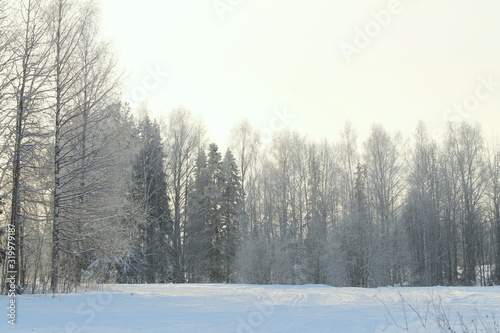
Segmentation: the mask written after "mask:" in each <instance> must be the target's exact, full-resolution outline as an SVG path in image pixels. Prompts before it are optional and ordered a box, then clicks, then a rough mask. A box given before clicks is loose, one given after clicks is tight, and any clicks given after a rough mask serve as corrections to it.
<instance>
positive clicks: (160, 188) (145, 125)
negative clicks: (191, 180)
mask: <svg viewBox="0 0 500 333" xmlns="http://www.w3.org/2000/svg"><path fill="white" fill-rule="evenodd" d="M138 134H139V152H138V155H137V156H136V157H135V162H134V164H133V181H134V182H133V189H132V197H133V200H134V201H135V202H136V203H137V205H138V206H139V207H141V208H142V210H143V212H144V220H143V221H141V223H140V225H139V228H140V232H139V238H138V239H136V242H137V243H136V249H137V251H138V253H137V254H136V260H137V262H136V266H137V267H138V270H139V271H138V272H137V275H138V280H139V281H142V282H147V283H160V282H167V281H170V280H171V278H172V276H171V265H170V263H169V259H170V253H171V247H170V245H169V238H170V236H171V234H172V219H171V216H170V208H169V197H168V189H167V182H166V175H165V153H164V148H163V142H162V138H161V135H160V129H159V126H158V124H156V123H153V122H152V121H151V120H150V119H149V117H148V116H145V117H144V119H142V120H141V122H140V124H139V133H138Z"/></svg>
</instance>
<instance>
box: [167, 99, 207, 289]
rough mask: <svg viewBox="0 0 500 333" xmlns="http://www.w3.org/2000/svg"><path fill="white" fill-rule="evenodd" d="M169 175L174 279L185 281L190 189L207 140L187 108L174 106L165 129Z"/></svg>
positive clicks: (199, 124) (175, 280) (200, 126)
mask: <svg viewBox="0 0 500 333" xmlns="http://www.w3.org/2000/svg"><path fill="white" fill-rule="evenodd" d="M166 132H167V135H166V142H165V146H166V151H167V163H166V167H167V177H168V185H169V191H170V192H169V193H170V199H171V205H172V219H173V231H172V265H173V275H174V282H183V281H184V271H185V254H184V245H185V239H184V235H185V228H186V221H187V210H188V209H187V208H188V199H189V191H190V190H191V187H192V185H193V176H194V173H195V170H196V158H197V156H198V152H199V150H200V147H201V146H202V144H203V142H204V128H203V126H202V124H201V123H200V122H199V121H198V120H196V119H195V118H194V117H193V115H192V114H191V112H190V111H189V110H187V109H185V108H178V109H175V110H173V111H172V112H171V113H170V114H169V115H168V119H167V129H166Z"/></svg>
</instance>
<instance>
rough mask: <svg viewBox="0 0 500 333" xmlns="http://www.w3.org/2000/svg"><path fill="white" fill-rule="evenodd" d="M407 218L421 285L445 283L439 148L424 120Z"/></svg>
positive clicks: (411, 177)
mask: <svg viewBox="0 0 500 333" xmlns="http://www.w3.org/2000/svg"><path fill="white" fill-rule="evenodd" d="M410 161H411V163H410V166H409V176H408V184H409V191H408V194H407V196H406V203H405V208H404V213H403V219H404V223H405V226H406V230H407V232H408V242H409V243H408V245H409V248H410V251H411V258H412V264H413V268H412V270H413V272H412V275H413V276H412V279H413V282H412V283H414V284H417V285H438V284H440V283H442V271H443V267H442V260H441V258H443V256H442V254H443V239H442V230H441V223H440V218H439V209H440V206H439V199H440V198H439V179H438V177H439V165H438V163H439V151H438V147H437V145H436V143H435V142H434V141H432V140H431V139H430V138H429V137H428V135H427V130H426V128H425V126H424V125H423V123H420V124H419V125H418V127H417V131H416V134H415V146H414V148H413V153H412V158H411V160H410Z"/></svg>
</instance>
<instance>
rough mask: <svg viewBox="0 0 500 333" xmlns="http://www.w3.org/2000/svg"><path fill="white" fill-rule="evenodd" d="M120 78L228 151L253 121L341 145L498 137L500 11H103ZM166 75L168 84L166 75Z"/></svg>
mask: <svg viewBox="0 0 500 333" xmlns="http://www.w3.org/2000/svg"><path fill="white" fill-rule="evenodd" d="M100 5H101V14H102V28H103V31H104V33H105V35H106V36H107V38H109V39H111V40H112V42H113V48H114V51H115V53H116V56H117V58H118V60H119V64H120V66H121V68H123V69H124V71H125V72H126V73H127V75H128V80H127V82H126V84H125V87H124V88H125V92H126V98H127V99H128V100H129V101H130V102H131V103H132V104H133V105H134V106H135V105H138V104H140V103H142V102H145V103H147V105H148V107H149V109H150V111H151V113H152V114H153V115H155V116H160V115H165V114H167V113H168V112H169V111H171V110H172V109H173V108H175V107H178V106H180V105H183V106H185V107H187V108H189V109H190V110H191V111H192V112H193V113H194V114H198V115H202V117H203V119H204V121H205V123H206V125H207V128H208V132H209V134H210V136H211V137H212V139H213V140H215V142H217V143H219V144H221V145H225V144H226V143H227V139H228V136H229V135H228V133H229V130H230V128H231V126H232V125H233V124H234V123H235V122H237V121H239V120H241V119H243V118H248V119H249V120H250V121H251V122H252V123H253V124H254V125H255V126H257V127H259V128H261V129H262V130H263V131H264V132H265V133H266V135H268V134H269V133H270V132H272V131H273V130H275V129H277V128H279V127H283V126H285V127H289V128H292V129H296V130H298V131H299V132H301V133H303V134H307V135H308V136H309V137H311V138H315V139H317V138H329V139H332V140H336V139H337V138H338V133H339V131H340V129H341V128H342V127H343V125H344V123H345V121H346V120H350V121H351V122H352V123H353V125H354V126H355V127H356V128H357V130H358V132H359V134H360V136H361V138H363V137H364V136H365V135H366V132H367V131H368V129H369V128H370V126H371V124H372V123H374V122H375V123H381V124H383V125H384V126H385V127H386V128H387V129H388V130H390V131H395V130H400V131H401V132H403V133H406V134H411V133H413V131H414V129H415V127H416V125H417V122H418V120H423V121H425V122H426V123H427V124H428V126H429V128H430V130H432V131H433V132H439V130H441V129H444V127H445V124H446V121H447V120H448V119H451V118H453V119H460V118H467V119H473V120H477V121H479V122H480V123H481V124H482V125H483V128H484V130H485V133H486V135H487V136H490V135H492V133H494V132H495V130H496V129H498V128H500V126H499V120H500V116H499V111H500V108H499V105H500V39H499V32H500V20H499V19H498V15H499V13H500V1H498V0H478V1H467V0H462V1H460V0H442V1H441V0H428V1H425V0H421V1H419V0H400V1H388V0H383V1H379V0H375V1H374V0H369V1H368V0H366V1H365V0H357V1H356V0H342V1H340V0H337V1H335V0H314V1H306V0H287V1H286V0H220V1H214V0H140V1H131V0H122V1H118V0H100ZM167 74H168V75H167Z"/></svg>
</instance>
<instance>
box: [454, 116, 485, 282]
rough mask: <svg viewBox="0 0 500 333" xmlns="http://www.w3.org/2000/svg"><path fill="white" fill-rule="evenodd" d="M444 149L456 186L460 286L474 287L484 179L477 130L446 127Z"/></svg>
mask: <svg viewBox="0 0 500 333" xmlns="http://www.w3.org/2000/svg"><path fill="white" fill-rule="evenodd" d="M446 144H447V148H448V153H449V154H450V159H451V161H452V162H453V163H454V164H455V165H456V167H457V169H456V174H455V175H454V176H455V177H456V179H457V181H458V184H459V190H460V192H459V195H460V203H461V216H460V230H461V236H462V237H461V252H462V258H463V262H462V264H463V275H462V283H464V284H474V283H475V281H476V266H477V265H478V264H479V256H480V254H481V253H480V248H479V246H480V242H481V239H480V238H481V219H482V218H483V216H482V214H483V211H482V207H481V204H482V200H483V197H484V194H485V185H486V178H485V175H486V174H487V173H486V172H485V164H484V155H483V139H482V135H481V129H480V128H479V126H477V125H476V126H473V125H470V124H467V123H460V124H453V123H450V124H449V127H448V133H447V142H446Z"/></svg>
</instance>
